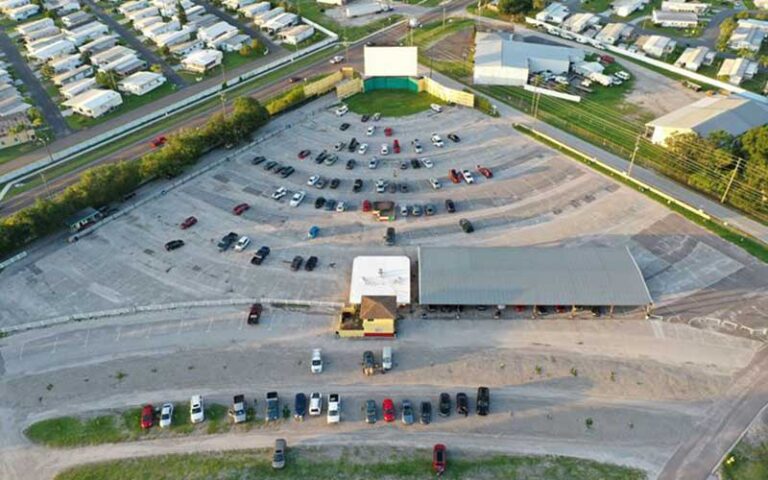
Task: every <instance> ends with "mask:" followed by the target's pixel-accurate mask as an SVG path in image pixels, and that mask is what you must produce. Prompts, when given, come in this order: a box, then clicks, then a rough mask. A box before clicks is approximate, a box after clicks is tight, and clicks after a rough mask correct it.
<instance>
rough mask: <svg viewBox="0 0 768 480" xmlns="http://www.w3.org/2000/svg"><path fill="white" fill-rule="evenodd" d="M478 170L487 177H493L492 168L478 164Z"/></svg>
mask: <svg viewBox="0 0 768 480" xmlns="http://www.w3.org/2000/svg"><path fill="white" fill-rule="evenodd" d="M477 171H478V172H480V175H482V176H484V177H485V178H493V172H491V169H490V168H487V167H481V166H480V165H478V166H477Z"/></svg>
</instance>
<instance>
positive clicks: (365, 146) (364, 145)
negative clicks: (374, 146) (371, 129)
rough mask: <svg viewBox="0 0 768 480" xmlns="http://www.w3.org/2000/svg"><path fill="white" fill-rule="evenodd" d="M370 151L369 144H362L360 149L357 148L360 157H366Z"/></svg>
mask: <svg viewBox="0 0 768 480" xmlns="http://www.w3.org/2000/svg"><path fill="white" fill-rule="evenodd" d="M367 151H368V144H367V143H361V144H360V146H359V147H357V153H359V154H360V155H365V153H366V152H367Z"/></svg>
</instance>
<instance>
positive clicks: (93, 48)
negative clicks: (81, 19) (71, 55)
mask: <svg viewBox="0 0 768 480" xmlns="http://www.w3.org/2000/svg"><path fill="white" fill-rule="evenodd" d="M115 45H117V35H104V36H103V37H101V38H97V39H96V40H94V41H92V42H88V43H86V44H84V45H80V48H79V50H80V53H86V52H90V53H91V54H96V53H100V52H103V51H106V50H109V49H110V48H112V47H114V46H115Z"/></svg>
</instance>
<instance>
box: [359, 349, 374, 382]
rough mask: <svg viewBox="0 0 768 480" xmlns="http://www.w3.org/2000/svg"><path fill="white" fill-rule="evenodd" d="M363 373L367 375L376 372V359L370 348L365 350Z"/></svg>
mask: <svg viewBox="0 0 768 480" xmlns="http://www.w3.org/2000/svg"><path fill="white" fill-rule="evenodd" d="M361 365H362V367H363V374H365V375H368V376H370V375H373V374H374V373H376V360H375V358H374V356H373V352H372V351H370V350H366V351H364V352H363V362H362V364H361Z"/></svg>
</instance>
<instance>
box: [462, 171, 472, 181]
mask: <svg viewBox="0 0 768 480" xmlns="http://www.w3.org/2000/svg"><path fill="white" fill-rule="evenodd" d="M461 176H462V177H464V181H465V182H467V183H475V178H474V177H473V176H472V172H470V171H469V170H462V171H461Z"/></svg>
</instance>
